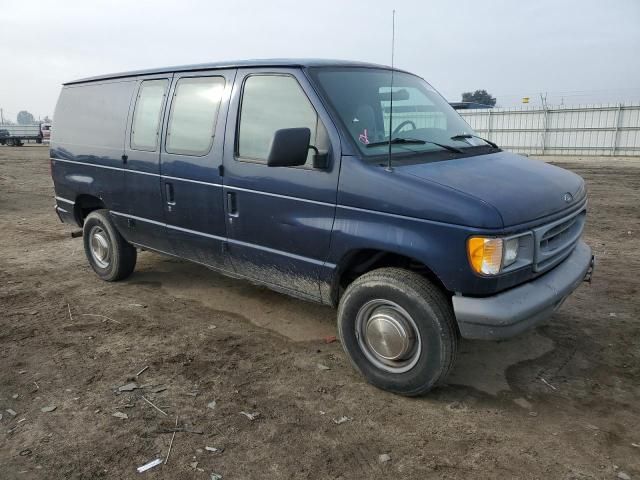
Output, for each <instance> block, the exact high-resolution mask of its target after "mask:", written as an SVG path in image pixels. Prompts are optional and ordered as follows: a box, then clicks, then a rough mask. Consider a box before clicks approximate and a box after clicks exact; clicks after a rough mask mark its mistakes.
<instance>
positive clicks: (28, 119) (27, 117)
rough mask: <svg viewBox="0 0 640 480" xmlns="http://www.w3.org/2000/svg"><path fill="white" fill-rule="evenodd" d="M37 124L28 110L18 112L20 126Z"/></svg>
mask: <svg viewBox="0 0 640 480" xmlns="http://www.w3.org/2000/svg"><path fill="white" fill-rule="evenodd" d="M32 123H35V118H33V115H31V114H30V113H29V112H27V111H26V110H21V111H20V112H18V124H19V125H30V124H32Z"/></svg>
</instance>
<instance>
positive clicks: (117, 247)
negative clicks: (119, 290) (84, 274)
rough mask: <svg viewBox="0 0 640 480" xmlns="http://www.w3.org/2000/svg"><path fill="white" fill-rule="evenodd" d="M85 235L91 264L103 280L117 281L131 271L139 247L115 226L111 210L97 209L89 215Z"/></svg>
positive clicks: (85, 244)
mask: <svg viewBox="0 0 640 480" xmlns="http://www.w3.org/2000/svg"><path fill="white" fill-rule="evenodd" d="M82 237H83V241H84V251H85V254H86V255H87V259H88V260H89V264H90V265H91V268H93V271H94V272H96V274H97V275H98V276H99V277H100V278H101V279H102V280H106V281H107V282H115V281H117V280H122V279H124V278H127V277H128V276H129V275H131V273H132V272H133V269H134V268H135V266H136V259H137V253H136V249H135V247H134V246H133V245H131V244H130V243H128V242H127V241H126V240H125V239H124V238H122V235H120V233H119V232H118V231H117V230H116V229H115V227H114V225H113V222H112V221H111V219H110V218H109V211H108V210H94V211H93V212H91V213H90V214H89V215H88V216H87V218H86V220H85V221H84V226H83V227H82Z"/></svg>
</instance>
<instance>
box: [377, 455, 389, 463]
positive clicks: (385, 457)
mask: <svg viewBox="0 0 640 480" xmlns="http://www.w3.org/2000/svg"><path fill="white" fill-rule="evenodd" d="M390 461H391V455H389V454H388V453H383V454H381V455H378V462H379V463H387V462H390Z"/></svg>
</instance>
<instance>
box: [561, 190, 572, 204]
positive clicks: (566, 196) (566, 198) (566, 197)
mask: <svg viewBox="0 0 640 480" xmlns="http://www.w3.org/2000/svg"><path fill="white" fill-rule="evenodd" d="M562 199H563V200H564V201H565V202H567V203H571V202H573V195H571V194H570V193H569V192H567V193H565V194H564V195H563V196H562Z"/></svg>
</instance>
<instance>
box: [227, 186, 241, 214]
mask: <svg viewBox="0 0 640 480" xmlns="http://www.w3.org/2000/svg"><path fill="white" fill-rule="evenodd" d="M227 214H228V215H229V216H230V217H237V216H238V199H237V197H236V192H227Z"/></svg>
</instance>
